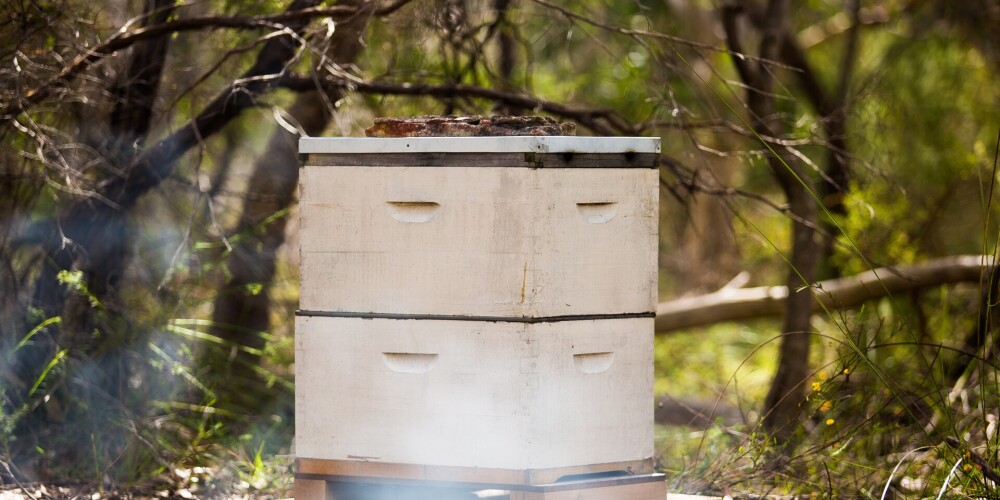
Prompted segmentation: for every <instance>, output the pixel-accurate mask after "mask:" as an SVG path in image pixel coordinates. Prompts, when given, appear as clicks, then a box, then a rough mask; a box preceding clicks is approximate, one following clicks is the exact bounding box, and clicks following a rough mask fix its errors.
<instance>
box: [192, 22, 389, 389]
mask: <svg viewBox="0 0 1000 500" xmlns="http://www.w3.org/2000/svg"><path fill="white" fill-rule="evenodd" d="M367 6H368V8H362V9H361V10H360V12H359V13H358V14H357V15H356V16H355V17H354V18H352V19H351V20H349V21H347V22H344V23H341V24H338V25H337V27H336V30H335V31H334V34H333V35H332V36H331V38H330V40H329V44H330V45H329V49H328V50H327V51H326V59H327V62H328V63H332V64H335V65H339V66H341V67H343V66H347V65H349V64H351V63H353V62H354V60H355V59H356V58H357V56H358V54H359V53H360V52H361V49H362V44H361V37H362V36H363V35H364V33H365V30H366V29H367V26H368V22H369V20H370V18H371V8H370V7H371V6H372V4H367ZM342 97H343V91H341V90H333V91H329V92H327V93H325V94H321V93H320V91H316V90H313V91H306V92H303V93H301V94H299V95H298V96H297V97H296V99H295V102H294V103H293V104H292V105H291V107H290V108H289V109H288V110H287V113H288V116H289V117H291V119H292V120H291V121H292V122H293V123H294V124H296V125H297V126H298V127H299V128H300V129H301V133H304V134H305V135H318V134H320V133H322V132H323V130H325V129H326V127H327V125H328V124H329V122H330V120H331V119H332V117H333V115H332V112H333V109H332V107H331V106H324V102H326V103H328V104H329V103H335V102H336V101H338V100H340V99H341V98H342ZM299 135H300V134H299V133H295V132H291V131H289V130H286V129H285V128H283V127H276V128H275V130H274V132H273V134H272V135H271V138H270V140H269V141H268V145H267V148H266V149H265V151H264V153H263V155H262V156H261V157H260V158H258V159H257V161H256V162H255V164H254V167H253V173H252V175H251V177H250V182H249V185H248V187H247V191H246V196H245V197H244V202H243V213H242V215H241V216H240V220H239V223H238V225H237V227H236V230H235V233H236V234H240V235H243V236H244V237H243V238H240V239H239V240H238V241H237V242H236V243H234V245H233V250H232V252H231V253H230V255H229V256H228V259H227V261H226V267H227V269H228V270H229V276H228V278H227V279H226V281H225V283H224V284H223V285H222V287H221V289H220V290H219V295H218V297H217V298H216V301H215V309H214V312H213V317H212V324H213V327H212V333H213V334H214V335H216V336H218V337H220V338H222V339H223V340H224V341H225V345H226V346H228V347H227V349H226V350H224V351H223V352H219V351H218V350H215V349H211V348H210V349H211V350H210V351H209V352H207V353H206V359H205V366H206V367H208V368H209V369H210V370H211V371H212V372H213V374H214V375H213V380H216V381H217V382H218V383H220V384H225V385H226V387H227V393H229V394H232V395H233V396H234V400H233V404H234V405H235V407H237V408H241V407H242V408H251V407H253V406H254V405H257V404H259V403H258V400H257V398H256V396H257V395H259V394H260V393H261V390H260V389H261V388H262V387H263V385H262V384H261V378H260V376H259V374H258V370H259V364H260V354H259V352H260V350H261V349H263V347H264V346H265V344H266V342H265V340H264V337H262V336H261V333H262V332H266V331H268V330H269V329H270V315H271V298H270V291H271V289H272V285H273V280H274V274H275V261H276V258H277V253H278V250H279V249H280V248H281V247H282V245H284V243H285V229H286V226H287V222H288V217H287V212H288V210H289V207H290V206H291V205H292V202H293V201H294V196H295V190H296V187H297V186H298V179H299V160H298V138H299ZM283 213H284V215H281V216H279V217H274V216H275V215H276V214H283ZM331 286H336V283H332V284H331ZM241 347H249V348H251V350H246V349H241ZM241 396H243V397H246V398H247V399H246V400H240V399H239V398H240V397H241Z"/></svg>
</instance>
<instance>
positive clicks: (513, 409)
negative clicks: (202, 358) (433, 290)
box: [295, 317, 653, 469]
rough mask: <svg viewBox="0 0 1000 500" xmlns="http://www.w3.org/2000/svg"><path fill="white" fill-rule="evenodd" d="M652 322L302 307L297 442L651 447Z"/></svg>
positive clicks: (390, 446)
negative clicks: (399, 316) (424, 315)
mask: <svg viewBox="0 0 1000 500" xmlns="http://www.w3.org/2000/svg"><path fill="white" fill-rule="evenodd" d="M652 321H653V320H652V319H651V318H640V319H616V320H586V321H565V322H558V323H540V324H524V323H507V322H474V321H441V320H392V319H359V318H330V317H299V318H298V320H297V323H296V338H295V356H296V359H295V361H296V364H295V369H296V394H295V398H296V401H295V436H296V437H295V450H296V455H297V456H298V457H299V458H318V459H334V460H366V461H374V462H386V463H410V464H423V465H447V466H466V467H493V468H505V469H537V468H548V467H568V466H576V465H587V464H595V463H605V462H617V461H628V460H642V459H646V458H649V457H652V456H653V393H652V390H653V389H652V388H653V359H652V358H653V353H652V349H651V347H652V341H653V339H652V335H653V324H652ZM408 355H409V356H408Z"/></svg>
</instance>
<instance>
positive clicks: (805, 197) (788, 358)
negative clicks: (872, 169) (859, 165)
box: [721, 0, 821, 445]
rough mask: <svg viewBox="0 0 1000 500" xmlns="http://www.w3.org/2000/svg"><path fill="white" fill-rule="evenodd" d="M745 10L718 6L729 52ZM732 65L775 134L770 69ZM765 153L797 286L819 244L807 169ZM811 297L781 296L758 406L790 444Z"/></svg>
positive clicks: (774, 46)
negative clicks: (771, 362) (778, 333)
mask: <svg viewBox="0 0 1000 500" xmlns="http://www.w3.org/2000/svg"><path fill="white" fill-rule="evenodd" d="M750 10H751V9H750V8H749V7H748V6H747V5H746V4H745V2H744V3H734V2H727V3H726V4H724V5H723V8H722V12H721V13H722V22H723V29H724V30H725V33H726V43H727V44H728V45H729V48H730V49H731V50H732V51H733V52H735V53H740V54H742V53H744V50H743V46H742V43H741V41H740V35H739V29H738V28H739V25H738V22H739V16H740V14H743V13H747V12H749V11H750ZM786 11H787V0H769V1H768V3H767V6H766V7H765V9H764V11H763V13H762V15H761V17H760V21H759V23H758V25H759V31H760V32H761V33H760V34H761V41H760V47H759V50H758V54H757V57H758V58H760V59H761V60H775V59H777V57H776V56H777V55H778V54H779V49H780V44H781V42H782V39H783V37H784V34H785V33H786V27H785V13H786ZM732 60H733V63H734V64H735V66H736V69H737V71H738V72H739V75H740V78H741V79H742V80H743V83H745V84H746V85H747V89H748V90H747V94H746V104H747V108H748V111H749V113H750V117H751V123H752V125H753V128H754V130H757V131H758V132H759V133H763V134H767V135H771V136H777V134H776V133H775V130H774V129H775V128H776V127H777V126H778V123H777V120H776V119H775V117H774V103H773V97H772V91H773V89H774V76H773V73H772V70H771V69H769V68H766V67H764V66H763V64H761V63H760V62H756V63H755V62H754V61H752V60H748V59H744V58H742V57H736V56H734V57H733V58H732ZM774 153H775V154H772V155H771V156H769V157H768V165H769V166H770V169H771V173H772V175H773V176H774V178H775V179H776V180H777V181H778V184H779V185H780V186H781V189H782V191H783V192H784V194H785V198H786V200H787V201H788V205H789V210H790V212H791V215H792V216H793V218H794V219H795V220H796V221H798V222H797V223H793V224H792V245H791V253H790V255H789V256H788V263H789V271H788V278H787V280H786V287H787V289H788V290H797V289H799V288H801V287H802V285H809V284H810V283H812V282H813V280H814V277H815V272H816V266H817V262H818V259H819V256H820V252H821V247H820V245H819V243H818V241H817V240H816V238H815V232H814V231H813V229H812V227H815V223H816V220H817V217H816V206H815V204H814V203H813V200H812V197H811V195H810V193H811V192H815V190H814V189H813V187H812V182H811V180H810V178H809V176H808V172H806V171H805V169H804V168H802V166H801V165H800V164H799V163H798V161H797V160H796V159H795V158H794V157H793V156H792V155H791V154H789V153H788V152H787V151H786V150H784V149H778V150H775V151H774ZM812 306H813V297H812V294H811V293H810V292H809V291H808V290H800V291H796V292H793V293H790V294H789V296H788V298H787V299H786V300H785V308H784V321H783V323H782V332H783V333H784V335H783V336H782V338H781V343H780V346H779V348H778V349H779V360H778V370H777V373H776V374H775V376H774V380H773V381H772V383H771V387H770V390H769V391H768V394H767V398H766V399H765V402H764V409H763V412H762V414H763V416H764V417H763V426H764V429H765V430H766V431H767V432H768V433H769V434H770V435H771V436H772V437H773V438H775V439H776V440H777V441H778V442H779V443H785V444H789V445H790V444H791V442H790V438H791V436H792V431H793V429H794V428H795V427H796V424H797V423H798V421H799V408H800V403H801V401H802V400H803V398H804V396H805V391H804V387H803V383H804V381H805V380H806V378H807V376H808V363H809V334H810V329H811V325H810V319H811V316H812Z"/></svg>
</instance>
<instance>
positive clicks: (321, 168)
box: [300, 137, 659, 318]
mask: <svg viewBox="0 0 1000 500" xmlns="http://www.w3.org/2000/svg"><path fill="white" fill-rule="evenodd" d="M300 150H301V151H302V153H303V154H306V155H307V156H306V160H305V167H304V169H303V172H302V176H301V183H302V200H301V217H302V241H301V252H302V293H301V299H300V301H301V304H300V308H301V309H302V310H303V311H323V312H349V313H377V314H396V315H414V314H420V315H440V316H474V317H499V318H510V317H513V318H519V317H528V318H537V317H555V316H578V315H618V314H638V313H650V312H652V311H654V310H655V306H656V258H657V245H658V241H657V222H658V220H657V208H658V202H659V201H658V200H659V199H658V173H657V170H656V169H655V168H654V167H655V166H656V158H657V156H658V154H657V152H658V150H659V140H658V139H646V138H595V137H487V138H482V137H473V138H469V137H457V138H399V139H360V138H343V139H302V141H301V143H300ZM446 151H448V152H449V153H445V152H446ZM473 151H474V152H473Z"/></svg>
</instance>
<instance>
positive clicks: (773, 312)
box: [656, 255, 1000, 352]
mask: <svg viewBox="0 0 1000 500" xmlns="http://www.w3.org/2000/svg"><path fill="white" fill-rule="evenodd" d="M995 269H996V267H995V266H994V264H992V259H991V258H989V257H986V258H985V260H984V258H983V257H982V256H979V255H962V256H955V257H944V258H940V259H934V260H930V261H927V262H924V263H921V264H914V265H908V266H899V267H895V268H888V267H882V268H878V269H875V270H873V271H867V272H864V273H861V274H857V275H854V276H848V277H845V278H838V279H831V280H825V281H819V282H816V283H815V284H814V285H813V286H812V287H811V289H812V293H813V294H814V297H815V299H816V300H815V301H814V302H813V303H812V307H811V312H812V313H814V314H815V313H817V312H819V311H822V307H821V306H823V307H826V308H829V309H843V308H850V307H857V306H859V305H861V304H864V303H865V302H869V301H872V300H876V299H881V298H883V297H888V296H892V295H896V294H902V293H907V292H911V291H914V290H921V289H924V288H929V287H934V286H940V285H947V284H954V283H979V282H980V279H981V278H982V276H983V275H984V274H986V275H991V276H1000V274H998V273H995V272H994V270H995ZM987 289H988V288H987V287H986V286H984V293H983V296H984V300H989V299H988V298H987V297H990V295H989V294H988V293H987V291H986V290H987ZM993 296H995V295H993ZM787 300H788V287H787V286H760V287H753V288H739V287H738V286H737V287H734V286H727V287H723V288H722V289H720V290H718V291H716V292H713V293H709V294H705V295H698V296H694V297H684V298H680V299H676V300H671V301H668V302H661V303H660V304H659V305H658V306H657V307H656V331H657V332H658V333H666V332H672V331H677V330H684V329H687V328H695V327H699V326H706V325H712V324H715V323H722V322H726V321H740V320H746V319H752V318H763V317H771V316H778V315H780V314H781V313H782V312H783V311H784V310H785V308H786V307H787ZM981 322H984V321H983V320H981ZM980 328H981V329H982V330H984V331H985V330H986V329H987V327H986V326H985V325H981V326H980ZM976 347H977V346H972V347H971V349H970V348H968V347H967V349H966V350H971V351H972V352H974V351H975V349H976Z"/></svg>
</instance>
